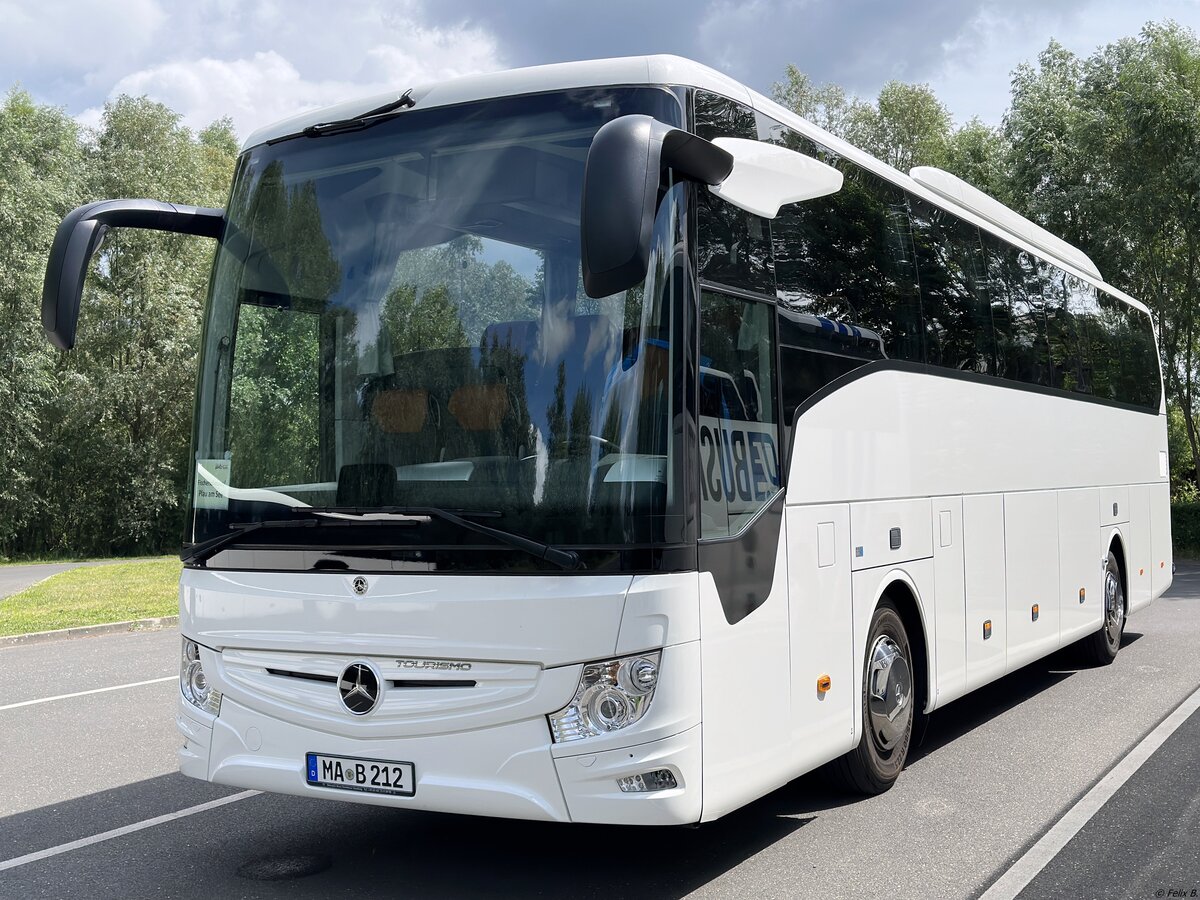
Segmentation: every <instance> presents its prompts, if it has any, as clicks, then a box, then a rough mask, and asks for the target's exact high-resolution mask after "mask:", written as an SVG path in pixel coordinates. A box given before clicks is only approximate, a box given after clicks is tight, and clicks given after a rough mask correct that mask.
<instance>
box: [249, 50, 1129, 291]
mask: <svg viewBox="0 0 1200 900" xmlns="http://www.w3.org/2000/svg"><path fill="white" fill-rule="evenodd" d="M636 84H653V85H679V86H683V87H694V88H701V89H703V90H706V91H711V92H713V93H715V94H720V95H722V96H725V97H728V98H730V99H731V100H737V101H739V102H741V103H744V104H746V105H747V106H750V107H752V108H754V109H755V110H757V111H759V112H761V113H763V114H764V115H766V116H769V117H770V118H772V119H775V120H776V121H778V122H781V123H782V124H784V125H786V126H788V127H789V128H792V129H794V130H795V131H798V132H800V133H801V134H803V135H804V136H806V137H808V138H811V139H812V140H814V141H816V142H817V143H819V144H822V145H824V146H826V147H828V148H829V149H830V150H833V151H834V152H836V153H838V154H840V155H841V156H844V157H845V158H846V159H848V160H850V161H851V162H853V163H855V164H857V165H859V166H861V167H862V168H864V169H866V170H868V171H870V172H872V173H874V174H876V175H878V176H879V177H881V178H884V179H886V180H887V181H890V182H892V183H893V184H896V185H898V186H899V187H901V188H903V189H904V190H906V191H908V192H909V193H911V194H913V195H915V196H917V197H920V198H921V199H923V200H925V201H926V202H928V203H931V204H933V205H934V206H939V207H942V208H943V209H947V210H949V211H951V212H953V213H954V214H955V215H957V216H958V217H959V218H961V219H964V220H966V221H968V222H970V223H971V224H972V225H975V226H976V227H978V228H980V229H982V230H984V231H987V232H990V233H992V234H995V235H996V236H998V237H1001V238H1003V239H1004V240H1006V241H1008V242H1009V243H1011V244H1014V245H1015V246H1017V247H1019V248H1021V249H1022V250H1025V251H1026V252H1028V253H1032V254H1033V255H1034V256H1038V257H1040V258H1042V259H1045V260H1046V261H1048V262H1052V263H1054V264H1055V265H1057V266H1059V267H1061V268H1063V269H1065V270H1067V271H1069V272H1070V273H1071V274H1072V275H1075V276H1076V277H1079V278H1082V279H1083V280H1084V281H1087V282H1089V283H1090V284H1092V285H1094V286H1096V287H1100V288H1103V289H1104V290H1105V291H1106V292H1108V293H1109V294H1112V295H1113V296H1115V297H1118V298H1120V299H1121V300H1122V301H1124V302H1126V303H1128V304H1129V305H1130V306H1133V307H1135V308H1137V309H1139V310H1141V311H1142V312H1144V313H1147V314H1148V313H1149V309H1147V308H1146V306H1145V305H1144V304H1142V303H1140V302H1139V301H1137V300H1135V299H1134V298H1132V297H1130V296H1129V295H1128V294H1125V293H1124V292H1122V291H1119V290H1117V289H1116V288H1114V287H1113V286H1112V285H1109V284H1107V283H1106V282H1105V281H1104V280H1103V277H1102V276H1101V275H1100V272H1099V270H1098V269H1097V268H1096V267H1095V265H1094V263H1092V261H1091V260H1090V259H1089V258H1088V257H1087V256H1086V254H1084V253H1083V251H1081V250H1079V249H1078V248H1075V247H1072V246H1071V245H1070V244H1067V243H1066V242H1064V241H1062V240H1061V239H1059V238H1057V237H1054V236H1052V235H1050V237H1054V241H1056V242H1058V243H1059V244H1061V245H1062V247H1061V248H1058V247H1056V246H1055V244H1054V242H1048V241H1044V240H1037V237H1036V234H1035V233H1033V232H1031V231H1030V230H1029V229H1027V228H1025V227H1023V226H1022V225H1021V224H1020V223H1024V222H1027V220H1025V219H1024V218H1023V217H1021V216H1020V215H1019V214H1018V213H1016V212H1015V211H1013V210H1010V209H1008V207H1006V206H1004V205H1003V204H1001V203H1000V202H999V201H996V200H994V199H993V198H990V197H987V195H985V194H982V192H979V191H976V192H975V193H977V194H980V195H981V196H983V197H985V198H986V199H987V200H989V201H991V204H994V207H998V208H999V210H1001V211H1004V212H1006V213H1008V214H1009V215H1004V214H1003V213H1001V214H1000V215H997V214H996V213H997V210H996V209H995V208H991V209H989V210H983V212H984V213H986V214H981V213H980V212H979V211H977V210H976V209H975V208H973V207H972V206H971V205H968V204H967V203H966V202H965V201H964V202H959V201H956V200H955V199H954V197H953V196H948V195H947V192H945V191H937V190H932V189H931V188H930V187H928V186H926V184H923V183H921V182H920V181H917V180H914V179H913V178H912V177H910V176H909V175H908V174H906V173H904V172H901V171H899V170H898V169H894V168H893V167H891V166H889V165H888V164H887V163H885V162H883V161H882V160H879V159H876V158H875V157H874V156H871V155H870V154H869V153H867V152H865V151H863V150H860V149H859V148H857V147H855V146H853V145H852V144H849V143H847V142H846V141H845V140H843V139H842V138H839V137H837V136H836V135H834V134H831V133H830V132H828V131H825V130H824V129H822V128H819V127H817V126H816V125H814V124H812V123H811V122H809V121H807V120H806V119H802V118H801V117H800V116H798V115H796V114H795V113H793V112H792V111H791V110H789V109H787V108H786V107H783V106H781V105H779V104H778V103H776V102H774V101H773V100H770V99H768V98H767V97H764V96H763V95H762V94H759V93H757V92H755V91H753V90H751V89H750V88H748V87H746V86H745V85H744V84H741V83H740V82H738V81H735V80H734V79H732V78H730V77H729V76H727V75H723V74H722V73H720V72H718V71H717V70H716V69H711V68H709V67H708V66H705V65H702V64H700V63H698V62H694V61H692V60H690V59H684V58H683V57H680V56H670V55H666V54H663V55H655V56H626V57H619V58H615V59H594V60H584V61H581V62H567V63H555V64H553V65H546V66H532V67H529V68H524V69H508V70H506V71H502V72H489V73H486V74H481V75H466V76H463V77H461V78H452V79H449V80H447V81H440V82H435V83H432V84H424V85H418V86H415V87H412V98H413V99H414V100H415V101H416V106H417V108H418V109H428V108H430V107H436V106H451V105H453V104H457V103H468V102H471V101H473V100H484V99H487V98H489V97H512V96H516V95H518V94H533V93H539V92H542V91H553V90H563V89H567V88H575V87H592V86H596V85H636ZM407 89H408V86H404V87H399V88H397V89H396V90H394V91H390V92H388V93H385V94H376V95H374V96H370V97H362V98H358V99H355V100H348V101H345V102H343V103H339V104H336V105H334V106H327V107H324V108H321V109H313V110H308V111H306V112H303V113H300V114H298V115H295V116H292V117H290V118H287V119H283V120H281V121H279V122H275V123H274V124H272V125H268V126H266V127H265V128H260V129H258V130H257V131H255V132H253V133H252V134H251V135H250V136H249V137H248V138H247V139H246V141H245V143H244V144H243V145H242V149H243V150H245V149H248V148H250V147H253V146H256V145H258V144H262V143H264V142H266V141H270V140H275V139H277V138H281V137H284V136H286V135H291V134H296V133H298V132H300V131H303V130H304V129H305V128H307V127H308V126H309V125H317V124H320V123H321V122H330V121H334V120H337V119H344V118H352V117H354V116H356V115H361V114H362V113H363V112H365V111H367V110H369V109H374V108H375V107H377V106H380V105H382V104H384V103H387V102H389V101H392V100H395V99H397V98H398V97H399V96H400V94H401V93H402V92H403V91H405V90H407ZM951 177H952V176H951ZM927 180H928V179H927ZM1017 220H1019V222H1018V221H1017ZM1029 224H1030V225H1032V223H1029ZM1033 227H1034V228H1036V226H1033ZM1037 231H1041V229H1037ZM1043 233H1044V234H1048V233H1046V232H1043ZM1031 234H1032V235H1033V239H1030V236H1031ZM1056 251H1057V252H1056Z"/></svg>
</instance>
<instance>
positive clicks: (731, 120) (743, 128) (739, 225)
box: [695, 91, 775, 294]
mask: <svg viewBox="0 0 1200 900" xmlns="http://www.w3.org/2000/svg"><path fill="white" fill-rule="evenodd" d="M695 103H696V133H697V134H699V135H700V136H701V137H702V138H704V139H705V140H712V139H713V138H719V137H736V138H745V139H747V140H755V139H756V138H757V136H758V126H757V123H756V119H755V114H754V111H753V110H751V109H749V108H747V107H745V106H743V105H741V104H740V103H735V102H734V101H732V100H730V99H728V98H726V97H719V96H717V95H716V94H709V93H706V92H705V91H696V94H695ZM697 197H698V201H699V203H698V205H699V211H698V213H699V214H698V216H697V221H696V229H697V239H698V240H697V245H698V246H697V251H698V252H697V256H698V259H697V265H698V268H699V271H700V277H701V278H704V279H706V280H707V281H712V282H716V283H718V284H725V285H729V286H730V287H737V288H743V289H744V290H748V291H757V292H759V293H764V294H772V293H774V292H775V279H774V273H773V271H772V267H771V222H770V220H768V219H764V218H763V217H762V216H756V215H754V214H753V213H748V212H746V211H745V210H742V209H738V208H737V207H736V206H734V205H733V204H732V203H726V202H725V201H724V200H720V199H718V198H717V197H716V196H715V195H713V194H712V193H710V192H709V191H707V190H700V191H698V192H697Z"/></svg>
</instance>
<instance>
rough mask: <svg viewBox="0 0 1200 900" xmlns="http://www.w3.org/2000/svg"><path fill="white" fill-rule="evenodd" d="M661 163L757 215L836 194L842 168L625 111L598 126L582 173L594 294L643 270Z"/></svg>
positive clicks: (624, 284) (617, 287)
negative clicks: (707, 135) (701, 134)
mask: <svg viewBox="0 0 1200 900" xmlns="http://www.w3.org/2000/svg"><path fill="white" fill-rule="evenodd" d="M664 169H671V170H672V171H673V172H674V173H675V175H676V176H678V177H680V178H683V179H686V180H689V181H697V182H700V183H701V184H706V185H708V187H709V190H711V191H712V192H713V193H714V194H716V195H717V196H718V197H720V198H721V199H723V200H725V201H726V202H728V203H732V204H733V205H734V206H737V207H739V208H740V209H744V210H746V211H748V212H751V213H754V214H755V215H759V216H765V217H767V218H774V217H775V216H776V215H777V214H778V213H779V207H780V206H782V205H783V204H785V203H798V202H801V201H804V200H812V199H814V198H816V197H823V196H825V195H827V194H832V193H834V192H836V191H838V190H840V189H841V187H842V173H841V172H839V171H838V170H837V169H835V168H833V167H832V166H828V165H826V164H825V163H823V162H821V161H819V160H816V159H813V158H812V157H809V156H804V155H803V154H801V153H797V152H795V151H794V150H789V149H787V148H786V147H780V146H778V145H776V144H766V143H762V142H760V141H751V140H746V139H743V138H717V139H716V140H714V141H706V140H705V139H704V138H702V137H699V136H697V135H694V134H690V133H688V132H686V131H682V130H680V129H678V128H672V127H670V126H669V125H664V124H663V123H662V122H659V121H657V120H655V119H653V118H651V117H650V116H621V117H620V118H618V119H613V120H612V121H611V122H608V123H606V124H605V125H604V126H603V127H601V128H600V130H599V131H597V132H596V136H595V138H594V139H593V140H592V146H591V149H590V150H589V151H588V157H587V165H586V166H585V168H584V173H583V203H582V206H581V209H580V221H579V227H580V245H581V246H580V250H581V257H582V262H583V288H584V291H586V293H587V295H588V296H589V297H607V296H608V295H610V294H616V293H618V292H620V291H623V290H627V289H628V288H631V287H633V286H634V285H636V284H638V283H639V282H640V281H641V280H642V279H643V278H645V277H646V271H647V268H648V266H649V261H650V245H651V233H652V231H653V229H654V217H655V214H656V213H657V212H658V202H659V185H660V183H661V180H662V173H663V170H664Z"/></svg>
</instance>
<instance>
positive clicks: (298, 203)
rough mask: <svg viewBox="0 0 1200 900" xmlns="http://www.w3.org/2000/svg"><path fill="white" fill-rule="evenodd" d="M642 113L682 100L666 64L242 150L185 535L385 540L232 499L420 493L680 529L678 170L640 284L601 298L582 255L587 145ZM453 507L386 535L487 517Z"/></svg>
mask: <svg viewBox="0 0 1200 900" xmlns="http://www.w3.org/2000/svg"><path fill="white" fill-rule="evenodd" d="M630 113H641V114H648V115H652V116H654V117H656V118H658V119H660V120H662V121H664V122H667V123H668V124H681V112H680V106H679V102H678V100H677V99H676V97H675V95H673V94H672V93H670V92H668V91H666V90H662V89H654V88H589V89H586V90H578V91H564V92H557V93H548V94H540V95H532V96H525V97H514V98H503V99H493V100H488V101H484V102H476V103H469V104H462V105H458V106H448V107H439V108H433V109H429V110H425V111H423V110H421V109H419V108H417V109H413V110H408V111H405V112H403V113H402V114H400V115H397V116H395V117H394V118H390V119H387V120H383V121H380V122H378V123H376V124H374V125H371V126H370V127H367V128H363V129H360V130H357V131H350V132H346V133H340V134H328V135H324V136H316V137H309V136H297V137H294V138H290V139H286V140H282V141H279V142H277V143H274V144H266V145H261V146H258V147H255V148H252V149H251V150H249V151H248V152H247V153H246V154H245V155H244V157H243V158H242V160H241V162H240V164H239V170H238V173H237V175H236V178H235V182H234V187H233V194H232V198H231V201H230V204H229V209H228V223H229V224H228V226H227V230H226V234H225V236H224V238H223V240H222V242H221V246H220V249H219V251H218V257H217V261H216V266H215V270H214V276H213V286H212V293H211V297H210V300H209V306H208V310H207V316H206V324H205V332H204V340H203V348H202V359H201V372H200V385H199V398H198V405H197V413H196V433H195V449H196V466H195V471H194V472H193V476H192V480H193V484H192V490H191V492H190V493H191V515H190V517H189V523H190V527H189V529H188V532H189V533H188V537H189V539H190V540H191V541H192V542H194V543H200V542H203V541H206V540H211V539H214V538H216V537H219V536H220V535H222V534H225V533H228V532H229V531H230V530H231V529H238V528H239V527H240V528H241V529H242V530H244V531H245V532H246V537H245V542H246V543H247V544H258V543H259V542H262V541H264V540H265V541H269V542H271V543H272V544H273V545H276V546H278V545H281V544H283V545H286V546H293V545H296V542H297V541H300V542H302V543H303V544H304V545H305V546H312V545H314V544H317V543H320V544H322V545H328V544H330V543H331V542H332V543H338V542H345V541H350V542H356V543H363V542H365V543H371V542H376V543H378V541H379V536H378V534H377V531H378V529H374V530H371V529H367V528H365V527H364V528H362V529H357V531H361V532H364V533H365V532H368V531H370V532H371V533H370V534H369V535H367V536H365V537H361V536H356V529H355V528H353V527H347V528H340V529H337V530H336V531H334V530H333V529H324V528H322V529H303V528H290V529H286V530H278V529H272V528H269V527H260V528H255V529H253V536H251V529H247V528H245V524H246V523H254V522H266V523H267V524H270V522H273V521H275V520H279V519H280V518H281V516H282V517H284V518H287V517H288V515H289V513H288V510H289V509H291V510H297V512H296V513H293V515H294V516H295V517H297V518H300V517H301V516H307V515H308V512H307V511H306V512H305V513H303V514H301V513H299V512H298V510H300V509H301V508H303V507H317V508H321V509H326V508H337V509H339V510H350V511H357V512H358V513H359V514H360V515H359V518H358V519H357V520H351V519H350V518H347V519H345V520H343V524H352V522H353V521H362V522H363V524H364V525H366V524H374V525H378V524H379V522H378V521H376V522H373V523H369V522H366V521H365V520H363V519H362V514H363V513H369V512H370V511H371V510H376V511H380V510H388V509H392V510H398V509H410V508H418V507H426V508H428V507H434V508H437V509H439V510H449V511H458V512H460V513H463V514H466V513H478V514H479V515H481V516H486V523H487V524H488V525H489V526H494V527H495V528H498V529H503V530H505V531H507V532H512V533H517V534H521V535H524V536H528V537H530V538H534V539H536V540H539V541H544V542H547V543H551V544H555V545H558V544H570V545H586V546H597V545H628V544H636V543H642V544H652V543H658V542H662V541H670V540H671V535H672V529H673V528H678V527H679V526H678V525H674V526H673V525H672V524H671V523H672V521H673V520H674V519H676V518H678V519H680V520H682V518H683V516H682V514H677V512H676V510H677V509H678V508H679V506H680V502H681V498H679V497H678V494H679V493H680V492H679V490H678V486H677V484H676V480H677V479H678V478H679V476H680V470H681V468H682V466H681V464H680V462H679V460H680V459H681V458H682V456H681V454H682V448H681V447H678V446H676V444H677V443H679V442H678V441H676V440H675V439H674V438H673V436H672V427H673V421H674V418H675V416H674V411H675V409H676V408H677V403H678V400H677V399H676V398H677V395H679V396H681V393H680V390H679V387H678V381H679V378H680V375H679V368H680V365H681V362H680V359H679V352H678V350H679V347H678V345H679V344H680V343H681V341H680V339H679V336H678V335H677V334H676V329H677V328H678V327H679V324H678V316H679V313H678V311H677V310H676V309H675V306H676V305H677V304H676V303H675V302H673V301H672V296H673V291H672V290H671V289H669V282H670V280H671V278H672V274H671V273H672V271H673V265H672V258H673V254H677V253H679V252H680V250H679V248H680V246H682V244H681V242H680V239H679V238H678V236H677V231H678V230H679V227H680V226H679V225H678V222H677V218H678V213H677V204H678V203H679V198H680V197H681V196H682V194H681V191H682V188H681V187H675V188H672V189H670V190H668V192H667V195H666V198H665V200H664V202H663V204H662V207H661V208H660V212H659V217H658V222H657V224H656V240H655V245H654V246H655V250H654V258H653V260H652V263H651V267H650V270H651V274H650V276H649V277H648V279H647V281H646V282H645V283H644V284H643V285H641V286H639V287H638V288H636V289H633V290H630V291H627V292H625V293H622V294H618V295H614V296H610V297H606V298H603V299H599V300H596V299H590V298H588V297H587V296H586V295H585V294H584V292H583V289H582V283H581V280H580V260H579V199H580V194H581V189H582V178H583V168H584V162H585V160H586V156H587V151H588V147H589V146H590V143H591V140H592V136H593V135H594V134H595V132H596V130H597V129H598V128H599V127H600V126H601V125H602V124H604V123H605V122H606V121H608V120H610V119H611V118H614V117H616V116H621V115H627V114H630ZM680 334H681V332H680ZM677 457H678V458H677ZM267 520H270V522H267ZM448 521H449V520H447V519H446V518H445V517H441V518H439V517H437V516H434V517H432V518H430V519H429V521H428V524H427V526H423V527H421V528H406V529H400V530H397V531H396V533H395V534H389V536H388V542H389V543H396V542H399V543H411V544H414V545H420V544H424V543H429V542H431V541H433V542H436V543H439V544H441V545H444V544H446V543H447V542H450V543H454V542H459V543H464V542H465V543H471V544H487V543H488V540H487V539H486V538H480V536H479V534H477V533H472V532H470V531H467V530H465V529H456V528H454V527H453V526H452V525H450V524H447V523H448ZM478 521H485V520H484V519H478ZM508 552H509V554H511V553H512V551H511V550H510V551H508Z"/></svg>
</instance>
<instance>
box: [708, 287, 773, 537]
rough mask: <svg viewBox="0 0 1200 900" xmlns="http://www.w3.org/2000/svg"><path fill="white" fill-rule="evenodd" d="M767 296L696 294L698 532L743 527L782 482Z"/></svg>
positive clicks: (725, 531)
mask: <svg viewBox="0 0 1200 900" xmlns="http://www.w3.org/2000/svg"><path fill="white" fill-rule="evenodd" d="M773 314H774V310H773V309H772V307H771V305H770V304H768V303H759V302H755V301H752V300H742V299H739V298H736V297H729V296H726V295H724V294H716V293H712V292H709V291H704V292H703V294H702V295H701V298H700V485H701V487H700V497H701V505H700V513H701V516H700V518H701V523H700V533H701V536H702V537H726V536H728V535H731V534H735V533H737V532H738V531H740V530H741V528H742V526H743V525H744V524H745V523H746V522H747V521H749V520H750V518H752V517H753V516H754V514H755V513H756V512H758V511H759V510H760V509H761V508H762V507H763V506H765V505H766V503H767V502H768V501H769V500H770V499H771V498H772V497H773V496H774V495H775V492H776V491H777V490H778V489H779V483H780V482H779V450H778V447H779V428H778V423H777V420H776V416H775V354H774V353H773V352H772V349H771V348H772V340H771V319H772V317H773Z"/></svg>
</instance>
